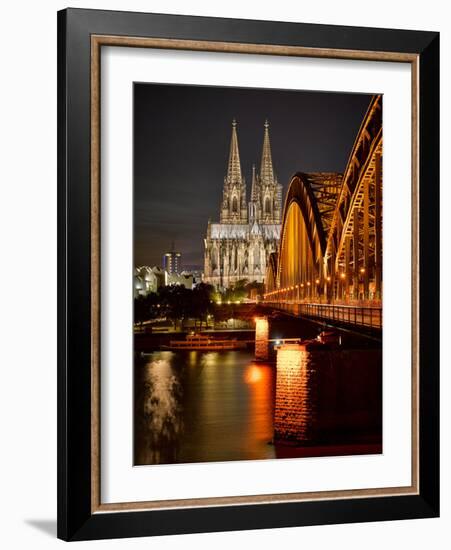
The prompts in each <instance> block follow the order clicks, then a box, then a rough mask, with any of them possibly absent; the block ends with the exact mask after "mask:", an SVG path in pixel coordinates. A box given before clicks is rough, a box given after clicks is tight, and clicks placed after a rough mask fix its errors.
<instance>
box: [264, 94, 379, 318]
mask: <svg viewBox="0 0 451 550" xmlns="http://www.w3.org/2000/svg"><path fill="white" fill-rule="evenodd" d="M381 300H382V97H381V96H380V95H376V96H373V98H372V100H371V103H370V105H369V107H368V110H367V113H366V115H365V117H364V119H363V121H362V124H361V126H360V129H359V131H358V134H357V137H356V140H355V142H354V145H353V148H352V150H351V154H350V156H349V159H348V163H347V166H346V170H345V172H344V174H343V175H340V174H329V173H317V174H305V173H297V174H295V175H294V176H293V177H292V178H291V181H290V185H289V188H288V192H287V195H286V198H285V204H284V209H283V221H282V229H281V237H280V242H279V249H278V251H277V253H274V254H272V255H271V257H270V258H269V262H268V267H267V272H266V293H265V301H266V302H267V303H271V304H275V305H277V304H279V305H281V304H286V303H292V304H293V303H294V304H303V303H307V304H308V303H315V304H335V305H336V304H342V305H348V306H349V305H355V306H373V307H380V305H381Z"/></svg>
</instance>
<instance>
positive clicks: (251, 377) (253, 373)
mask: <svg viewBox="0 0 451 550" xmlns="http://www.w3.org/2000/svg"><path fill="white" fill-rule="evenodd" d="M262 378H263V373H262V370H261V369H260V368H259V367H257V366H256V365H252V366H251V367H249V369H247V370H246V373H245V375H244V380H245V381H246V382H247V383H248V384H257V383H258V382H260V380H262Z"/></svg>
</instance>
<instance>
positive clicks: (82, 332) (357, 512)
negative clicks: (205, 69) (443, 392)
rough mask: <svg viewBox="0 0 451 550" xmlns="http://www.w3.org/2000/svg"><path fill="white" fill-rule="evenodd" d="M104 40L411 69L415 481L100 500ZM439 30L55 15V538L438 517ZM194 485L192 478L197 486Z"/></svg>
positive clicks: (121, 14)
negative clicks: (220, 495)
mask: <svg viewBox="0 0 451 550" xmlns="http://www.w3.org/2000/svg"><path fill="white" fill-rule="evenodd" d="M105 46H114V47H117V48H122V47H127V48H129V47H132V48H154V49H167V50H183V51H186V50H189V51H208V52H221V53H233V54H243V55H246V54H257V55H262V56H268V55H271V56H274V55H275V56H280V58H283V57H284V56H289V57H308V58H327V59H346V60H349V61H350V62H352V61H358V60H366V61H372V62H374V63H377V62H381V61H383V62H398V63H406V64H410V66H411V70H412V83H411V94H412V95H411V101H412V136H411V140H412V196H411V197H409V200H411V204H412V241H413V248H412V266H411V267H412V282H413V292H412V312H413V314H412V319H411V323H412V336H413V337H412V375H413V376H412V379H413V384H412V394H411V396H412V441H413V444H412V483H411V486H409V487H387V488H383V489H381V488H377V489H370V488H369V489H365V490H348V491H346V490H344V491H330V492H321V493H319V492H317V493H305V494H302V495H301V494H294V493H289V494H286V495H263V496H262V495H260V496H255V495H254V496H253V497H247V496H237V495H235V496H234V495H231V496H230V497H227V498H224V497H223V498H222V499H216V500H215V499H207V500H206V501H204V500H203V499H194V500H191V501H186V500H180V501H177V502H173V503H168V502H167V501H166V502H159V503H155V504H154V505H150V504H149V503H146V502H144V503H127V502H120V503H117V504H114V505H111V504H104V503H102V502H101V498H100V482H101V481H100V452H101V450H100V322H101V319H100V285H101V273H100V213H101V208H100V205H101V193H100V176H101V175H100V147H101V144H100V126H99V117H100V74H101V64H100V52H101V49H102V48H103V47H105ZM438 204H439V34H438V33H435V32H423V31H407V30H391V29H375V28H363V27H362V28H357V27H341V26H330V25H316V24H302V23H280V22H270V21H251V20H238V19H219V18H208V17H191V16H173V15H161V14H147V13H131V12H112V11H101V10H84V9H66V10H63V11H61V12H59V13H58V296H59V298H58V537H59V538H61V539H63V540H88V539H100V538H119V537H135V536H151V535H164V534H180V533H196V532H213V531H230V530H241V529H260V528H278V527H289V526H302V525H318V524H332V523H351V522H365V521H383V520H394V519H414V518H426V517H436V516H438V514H439V280H438V279H439V237H438V236H439V220H438ZM200 482H201V480H200Z"/></svg>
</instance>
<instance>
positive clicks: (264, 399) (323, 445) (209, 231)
mask: <svg viewBox="0 0 451 550" xmlns="http://www.w3.org/2000/svg"><path fill="white" fill-rule="evenodd" d="M306 84H307V83H306ZM382 112H383V96H382V95H381V94H377V93H374V94H364V93H351V92H348V93H345V92H334V91H332V90H331V91H315V90H308V89H305V90H287V89H264V88H238V87H217V86H200V85H182V84H162V83H152V82H134V83H133V145H132V146H133V264H134V265H133V270H134V271H133V273H131V274H130V299H131V300H133V311H134V320H133V327H131V328H130V330H133V346H134V349H133V352H134V353H133V356H134V365H133V369H134V373H133V379H134V389H133V391H134V413H133V416H134V418H133V424H134V425H133V440H134V450H133V453H134V457H133V458H134V460H133V464H134V465H135V466H144V465H161V464H186V463H206V462H224V461H243V460H262V459H266V460H272V459H293V458H298V459H299V458H308V457H310V458H311V457H325V456H328V457H334V456H352V455H378V454H381V453H383V445H382V438H383V430H382V427H383V422H382V406H383V393H382V329H383V327H382V325H383V315H382V303H383V301H382V296H383V242H382V234H383V231H382V228H383V226H382V221H383V215H382V205H383V193H382V189H383V174H382V120H383V117H382Z"/></svg>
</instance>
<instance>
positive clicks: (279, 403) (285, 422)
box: [274, 343, 324, 443]
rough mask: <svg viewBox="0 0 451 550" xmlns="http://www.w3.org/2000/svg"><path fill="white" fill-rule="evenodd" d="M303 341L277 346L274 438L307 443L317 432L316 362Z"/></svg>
mask: <svg viewBox="0 0 451 550" xmlns="http://www.w3.org/2000/svg"><path fill="white" fill-rule="evenodd" d="M318 353H319V354H322V353H324V352H318V351H314V352H309V351H307V349H306V346H305V345H302V344H294V343H289V344H282V345H281V346H279V347H278V349H277V379H276V404H275V412H274V441H275V442H284V441H286V442H289V441H294V442H299V443H308V442H311V441H313V440H314V439H315V437H316V432H317V406H318V372H319V370H318V364H317V358H316V356H315V354H318Z"/></svg>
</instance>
